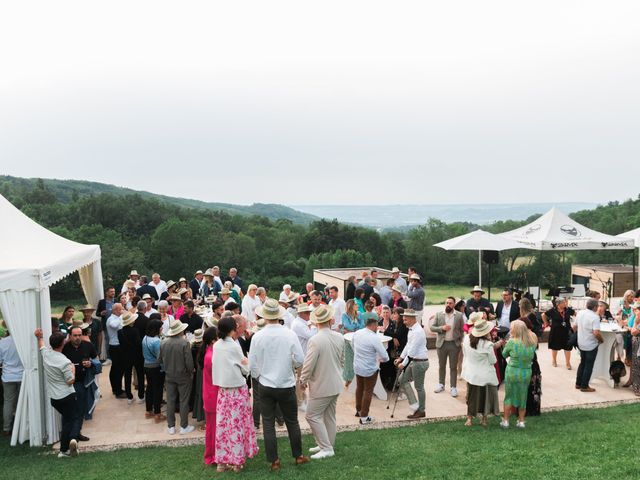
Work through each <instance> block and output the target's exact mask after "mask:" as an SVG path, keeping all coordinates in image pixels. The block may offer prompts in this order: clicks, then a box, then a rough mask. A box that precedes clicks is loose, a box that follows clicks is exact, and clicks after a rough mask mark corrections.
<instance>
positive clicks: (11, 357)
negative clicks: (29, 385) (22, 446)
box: [0, 334, 24, 436]
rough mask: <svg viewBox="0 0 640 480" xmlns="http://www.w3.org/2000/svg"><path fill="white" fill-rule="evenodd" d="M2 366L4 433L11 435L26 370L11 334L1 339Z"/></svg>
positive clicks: (0, 363) (0, 362) (0, 361)
mask: <svg viewBox="0 0 640 480" xmlns="http://www.w3.org/2000/svg"><path fill="white" fill-rule="evenodd" d="M0 367H2V389H3V391H4V405H3V409H2V420H3V422H4V425H3V429H2V434H3V435H6V436H8V435H11V425H12V423H13V417H14V415H15V413H16V406H17V405H18V395H19V394H20V385H22V374H23V372H24V368H23V366H22V362H21V361H20V356H19V355H18V350H17V349H16V343H15V342H14V341H13V337H12V336H11V334H9V335H8V336H6V337H4V338H3V339H0Z"/></svg>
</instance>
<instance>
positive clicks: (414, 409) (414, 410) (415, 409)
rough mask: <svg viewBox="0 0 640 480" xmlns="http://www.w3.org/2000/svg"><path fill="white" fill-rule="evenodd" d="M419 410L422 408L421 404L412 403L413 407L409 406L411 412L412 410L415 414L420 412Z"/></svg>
mask: <svg viewBox="0 0 640 480" xmlns="http://www.w3.org/2000/svg"><path fill="white" fill-rule="evenodd" d="M418 408H420V404H419V403H412V404H411V405H409V410H411V411H412V412H414V413H415V412H417V411H418Z"/></svg>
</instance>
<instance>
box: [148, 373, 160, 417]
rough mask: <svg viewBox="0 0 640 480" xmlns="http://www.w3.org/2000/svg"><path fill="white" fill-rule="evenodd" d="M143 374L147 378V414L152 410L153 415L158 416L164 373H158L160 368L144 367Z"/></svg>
mask: <svg viewBox="0 0 640 480" xmlns="http://www.w3.org/2000/svg"><path fill="white" fill-rule="evenodd" d="M144 374H145V376H146V377H147V393H146V395H145V401H146V404H147V412H151V411H152V410H153V413H155V414H156V415H159V414H160V406H161V404H162V389H163V387H164V373H163V372H161V371H160V367H154V368H148V367H145V369H144Z"/></svg>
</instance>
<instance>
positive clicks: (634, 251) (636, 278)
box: [631, 248, 638, 291]
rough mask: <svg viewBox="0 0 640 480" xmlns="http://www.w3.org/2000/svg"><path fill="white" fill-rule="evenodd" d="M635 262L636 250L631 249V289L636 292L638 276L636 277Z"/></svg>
mask: <svg viewBox="0 0 640 480" xmlns="http://www.w3.org/2000/svg"><path fill="white" fill-rule="evenodd" d="M636 262H637V258H636V249H635V248H634V249H633V260H632V262H631V265H632V266H633V289H634V290H635V291H637V290H638V276H637V275H636Z"/></svg>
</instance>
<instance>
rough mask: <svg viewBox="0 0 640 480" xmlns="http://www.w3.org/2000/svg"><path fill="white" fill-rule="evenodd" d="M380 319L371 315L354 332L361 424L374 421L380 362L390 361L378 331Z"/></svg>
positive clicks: (354, 368) (354, 365)
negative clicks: (371, 411)
mask: <svg viewBox="0 0 640 480" xmlns="http://www.w3.org/2000/svg"><path fill="white" fill-rule="evenodd" d="M377 330H378V319H377V318H373V317H370V318H368V319H367V324H366V325H365V327H364V328H361V329H360V330H358V331H356V332H355V333H354V334H353V371H354V373H355V374H356V415H357V416H359V417H360V424H361V425H368V424H369V423H373V418H372V417H370V416H369V407H370V405H371V397H372V396H373V387H375V385H376V381H377V380H378V371H379V370H380V362H381V361H382V362H387V361H389V354H388V353H387V350H386V349H385V348H384V346H383V345H382V341H381V340H380V337H378V334H377V333H376V331H377Z"/></svg>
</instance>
